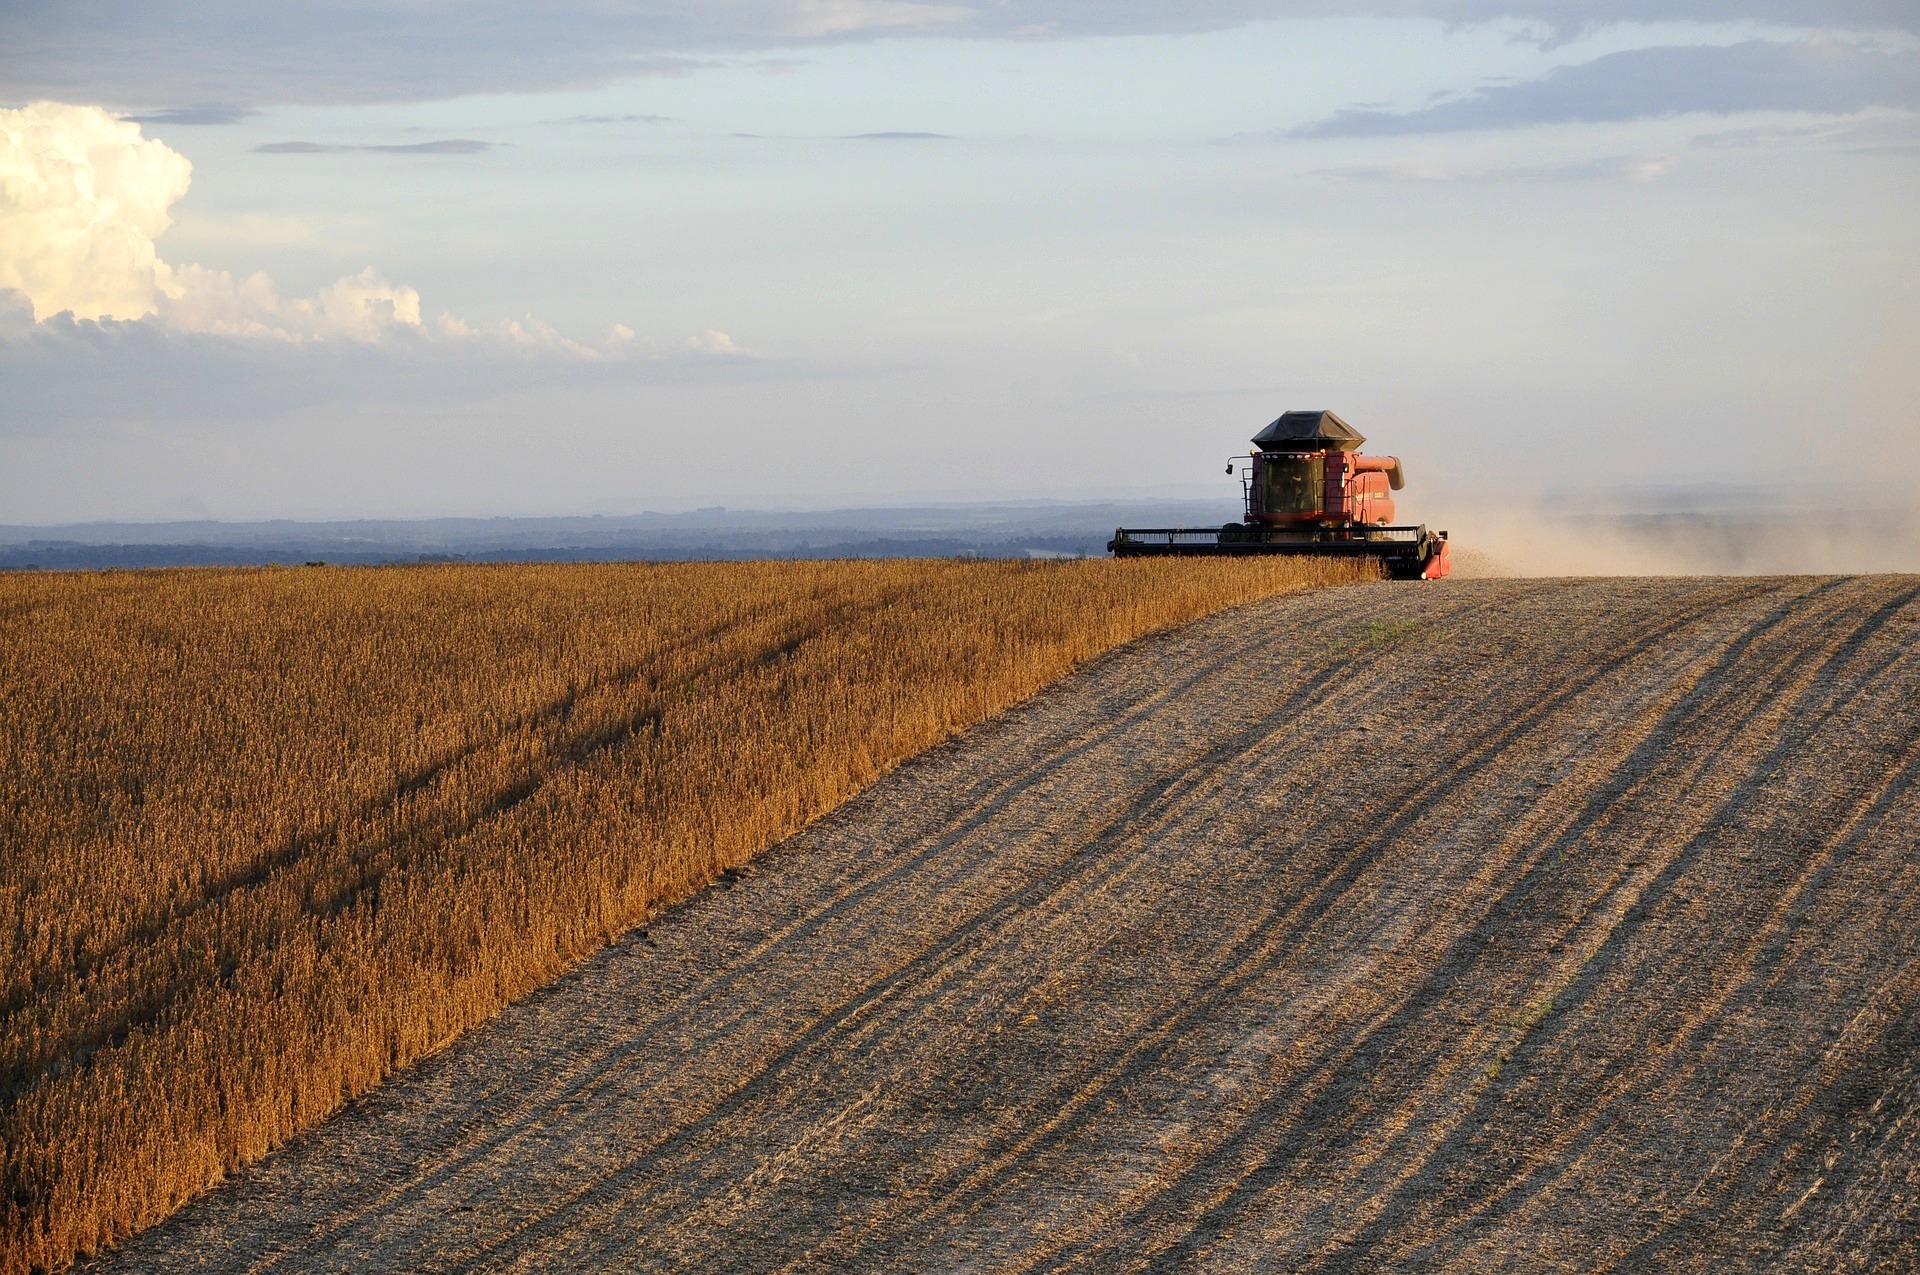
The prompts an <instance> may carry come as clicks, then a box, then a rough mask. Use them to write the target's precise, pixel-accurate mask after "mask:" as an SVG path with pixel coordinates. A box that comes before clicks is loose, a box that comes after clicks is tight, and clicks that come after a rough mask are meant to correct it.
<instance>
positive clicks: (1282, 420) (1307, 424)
mask: <svg viewBox="0 0 1920 1275" xmlns="http://www.w3.org/2000/svg"><path fill="white" fill-rule="evenodd" d="M1366 441H1367V440H1366V437H1365V436H1364V435H1362V434H1361V433H1360V431H1359V430H1357V429H1355V428H1354V427H1353V426H1351V425H1349V424H1347V423H1346V422H1345V421H1343V420H1341V419H1340V418H1339V417H1338V416H1337V415H1335V414H1334V413H1332V412H1328V411H1316V412H1282V413H1281V414H1280V416H1279V417H1278V419H1276V420H1275V421H1274V422H1273V423H1272V424H1270V425H1268V426H1267V427H1266V428H1265V429H1263V430H1261V431H1260V432H1259V433H1258V434H1255V435H1254V436H1253V450H1252V451H1251V452H1249V453H1248V454H1247V455H1245V456H1239V457H1234V458H1233V459H1232V460H1230V461H1228V463H1227V472H1228V473H1229V474H1232V473H1235V472H1236V470H1237V472H1238V474H1239V477H1240V490H1241V496H1242V498H1243V499H1244V501H1245V504H1246V514H1245V518H1244V520H1243V521H1241V522H1230V523H1228V524H1227V525H1226V526H1224V527H1221V528H1220V529H1219V530H1218V531H1214V530H1211V529H1205V530H1190V529H1188V528H1185V527H1144V528H1132V529H1129V528H1126V527H1121V528H1118V529H1117V530H1115V531H1114V533H1113V539H1112V540H1110V541H1108V542H1107V549H1108V550H1109V551H1110V552H1111V553H1113V554H1114V555H1116V556H1119V557H1133V556H1138V555H1146V554H1158V555H1165V554H1246V553H1292V554H1318V555H1324V556H1336V557H1354V558H1378V559H1379V560H1380V562H1381V563H1382V564H1383V565H1384V566H1385V567H1386V569H1387V573H1388V574H1389V575H1391V576H1393V577H1394V578H1395V579H1401V580H1413V579H1425V580H1437V579H1439V578H1440V577H1441V576H1444V575H1446V574H1447V573H1448V571H1450V570H1451V569H1452V565H1453V564H1452V562H1451V560H1450V558H1449V556H1448V546H1447V533H1446V532H1444V531H1429V530H1427V528H1426V527H1425V525H1420V526H1406V525H1399V526H1396V525H1394V521H1393V516H1394V504H1393V496H1392V494H1391V493H1392V492H1396V491H1399V490H1400V489H1401V488H1402V487H1404V486H1406V474H1405V471H1404V470H1403V469H1402V468H1401V465H1400V459H1399V457H1397V456H1362V455H1361V454H1360V448H1361V446H1362V445H1363V444H1364V443H1365V442H1366Z"/></svg>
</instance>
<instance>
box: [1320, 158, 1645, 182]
mask: <svg viewBox="0 0 1920 1275" xmlns="http://www.w3.org/2000/svg"><path fill="white" fill-rule="evenodd" d="M1672 167H1673V161H1672V160H1671V159H1667V158H1665V157H1664V156H1656V157H1636V156H1630V155H1610V156H1607V157H1605V158H1601V159H1589V160H1582V161H1580V162H1578V163H1572V164H1541V165H1523V166H1519V167H1512V168H1478V169H1475V168H1452V167H1448V166H1446V165H1442V164H1346V165H1342V166H1340V167H1337V168H1322V169H1319V170H1317V171H1316V172H1315V174H1314V175H1315V176H1316V177H1330V178H1333V179H1335V180H1337V181H1347V182H1415V183H1428V184H1431V183H1455V182H1584V181H1619V182H1634V183H1646V182H1653V181H1658V180H1659V179H1660V178H1662V177H1664V176H1666V174H1667V172H1668V170H1669V169H1671V168H1672Z"/></svg>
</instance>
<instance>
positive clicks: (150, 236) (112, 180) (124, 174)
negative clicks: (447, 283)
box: [0, 102, 740, 359]
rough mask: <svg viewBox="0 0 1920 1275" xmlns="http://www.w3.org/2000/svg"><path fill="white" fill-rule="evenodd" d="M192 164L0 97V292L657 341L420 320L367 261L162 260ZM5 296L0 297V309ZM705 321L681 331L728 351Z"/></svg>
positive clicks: (173, 310) (123, 124)
mask: <svg viewBox="0 0 1920 1275" xmlns="http://www.w3.org/2000/svg"><path fill="white" fill-rule="evenodd" d="M192 177H193V165H192V164H191V163H189V162H188V161H187V158H186V157H185V156H184V155H181V154H179V153H178V152H177V151H174V150H173V149H171V148H170V147H168V146H167V145H166V144H165V143H163V142H160V141H158V140H156V139H153V138H147V137H143V136H141V132H140V125H139V124H138V123H136V122H134V121H132V120H127V119H122V118H120V117H118V116H115V115H112V114H110V113H108V112H107V111H105V110H103V109H101V108H100V107H98V106H76V105H68V104H65V103H60V102H35V103H32V104H30V105H28V106H25V107H21V108H18V109H10V110H0V303H4V302H5V301H6V299H7V298H8V296H9V295H10V294H17V295H19V296H23V297H24V298H25V299H26V305H27V308H29V309H30V310H31V313H32V317H33V319H34V320H35V321H38V322H40V323H45V322H46V321H47V320H50V319H52V318H54V317H55V316H57V315H62V314H66V315H70V316H71V317H72V319H74V320H79V321H87V320H93V321H112V320H121V321H129V320H132V321H140V322H145V323H150V324H157V325H159V326H161V327H163V328H165V329H167V330H169V331H176V332H186V333H200V334H206V335H210V336H218V337H236V338H256V339H271V340H277V341H281V342H292V343H296V344H298V343H305V342H316V341H319V342H350V343H353V344H358V345H388V344H393V343H395V342H396V341H398V342H432V341H440V342H447V341H453V342H468V343H471V342H480V341H484V342H492V343H494V344H495V345H500V344H505V345H508V346H512V347H516V348H519V349H522V350H525V351H527V352H545V353H548V354H560V355H566V356H571V357H575V358H592V359H599V358H605V357H609V356H649V355H656V354H659V353H660V350H659V349H658V347H655V346H654V345H652V344H651V343H648V342H642V341H639V340H636V339H635V336H634V333H633V331H632V330H631V329H629V328H626V327H624V326H620V325H616V326H615V328H614V331H613V333H612V334H611V335H610V336H609V338H608V340H607V341H606V342H604V343H603V344H601V345H589V344H584V343H582V342H578V341H575V340H572V339H571V338H569V337H566V336H564V335H562V334H561V333H559V332H558V331H556V330H554V329H553V328H552V327H550V326H549V325H547V324H545V323H543V322H541V321H540V320H539V319H536V318H534V317H532V316H531V315H529V316H528V317H526V318H524V319H517V320H504V321H502V322H499V323H493V324H478V325H476V324H469V323H466V322H464V321H462V320H460V319H457V318H454V317H453V316H451V315H442V316H440V318H439V320H438V321H437V322H435V323H433V324H427V323H424V322H423V321H422V318H421V311H420V294H419V293H418V292H417V291H415V290H414V289H413V288H410V287H407V286H406V285H405V284H398V283H393V282H390V281H389V280H388V279H386V278H385V277H384V276H382V275H381V274H380V272H379V271H377V270H375V269H374V268H373V267H371V266H369V267H368V268H366V269H365V270H362V271H361V272H360V273H358V274H353V275H348V276H346V277H345V278H342V279H339V280H336V281H335V282H333V283H332V284H329V285H328V286H327V287H324V288H322V289H320V291H319V292H317V293H315V294H314V295H313V296H310V297H282V296H281V295H280V293H279V291H278V290H277V289H276V288H275V287H274V283H273V280H272V279H270V278H268V277H267V275H266V274H264V273H262V272H258V271H256V272H254V273H252V274H247V275H241V276H238V277H236V276H235V275H233V274H230V273H228V272H227V271H224V270H211V269H208V268H207V267H205V266H199V265H173V264H170V263H168V262H166V261H164V260H162V259H161V258H160V256H159V254H158V252H157V251H156V249H155V245H154V240H155V239H157V238H158V237H159V236H160V235H161V234H162V232H164V231H165V230H166V229H167V227H168V226H170V225H171V224H172V218H171V217H169V216H168V215H167V210H168V209H169V208H170V207H172V205H173V204H174V203H175V202H177V201H178V200H179V199H180V198H181V197H182V196H184V195H185V194H186V193H187V187H188V185H189V183H190V182H191V181H192ZM4 308H6V307H5V306H4V305H3V304H0V309H4ZM717 335H718V334H714V333H707V334H705V335H704V336H701V337H697V338H695V339H694V341H693V342H691V343H690V344H691V345H692V348H694V349H696V350H699V351H701V352H703V353H710V354H738V353H740V350H739V349H738V347H736V346H734V345H733V343H732V341H731V340H730V339H728V338H725V337H724V336H720V339H719V340H718V341H716V340H714V339H713V338H714V337H716V336H717Z"/></svg>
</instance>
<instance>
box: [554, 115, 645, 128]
mask: <svg viewBox="0 0 1920 1275" xmlns="http://www.w3.org/2000/svg"><path fill="white" fill-rule="evenodd" d="M540 122H541V123H542V124H546V125H549V126H552V127H562V126H567V125H574V124H674V123H678V121H677V120H676V119H675V118H674V117H673V116H671V115H569V116H568V117H567V118H566V119H562V120H541V121H540Z"/></svg>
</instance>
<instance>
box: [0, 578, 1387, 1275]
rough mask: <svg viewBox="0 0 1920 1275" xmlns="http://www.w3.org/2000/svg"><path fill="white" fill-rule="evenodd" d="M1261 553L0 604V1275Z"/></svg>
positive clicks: (515, 986) (743, 854)
mask: <svg viewBox="0 0 1920 1275" xmlns="http://www.w3.org/2000/svg"><path fill="white" fill-rule="evenodd" d="M1355 578H1357V575H1356V569H1355V568H1352V567H1346V566H1327V565H1317V564H1298V563H1217V564H1208V565H1207V567H1206V568H1205V569H1202V570H1197V571H1196V570H1194V569H1193V568H1192V564H1173V563H1152V564H1115V563H1106V562H1081V563H1058V564H1018V563H964V562H900V561H895V562H835V563H757V564H675V565H655V566H643V565H636V566H567V567H501V568H476V567H446V568H407V569H364V570H326V571H302V570H290V571H289V570H265V571H206V572H166V573H107V574H98V575H71V574H68V575H35V574H28V575H8V576H0V819H3V820H4V822H3V823H0V1094H4V1098H3V1099H0V1271H8V1272H12V1271H21V1270H26V1269H30V1268H32V1267H36V1266H45V1265H58V1264H61V1263H63V1262H64V1261H65V1260H67V1259H68V1258H70V1257H71V1256H73V1255H74V1254H75V1253H76V1252H83V1251H86V1250H87V1249H90V1248H96V1247H98V1246H99V1245H101V1244H102V1243H106V1242H109V1241H111V1240H113V1239H115V1238H117V1237H120V1236H123V1235H125V1234H127V1233H128V1232H129V1231H131V1230H134V1229H136V1228H138V1227H141V1226H144V1225H149V1224H151V1223H152V1222H154V1221H156V1220H157V1219H159V1218H161V1217H163V1216H165V1215H166V1214H167V1213H168V1212H169V1211H171V1210H172V1209H173V1208H174V1207H176V1206H177V1205H178V1204H179V1203H180V1202H181V1201H182V1200H184V1199H186V1198H188V1197H189V1196H191V1195H192V1194H193V1193H195V1192H197V1191H199V1190H202V1189H203V1188H205V1187H206V1186H207V1185H208V1184H209V1183H210V1182H213V1181H215V1180H216V1179H218V1178H219V1177H220V1176H221V1175H222V1174H224V1173H227V1172H229V1171H231V1170H233V1169H234V1168H236V1167H237V1166H239V1165H242V1164H245V1163H247V1162H249V1161H251V1160H254V1159H257V1158H258V1157H259V1156H260V1155H261V1154H263V1153H264V1152H265V1151H267V1150H268V1149H269V1148H270V1147H272V1146H274V1145H275V1144H277V1143H279V1142H281V1141H283V1140H284V1139H285V1138H286V1137H287V1136H288V1135H289V1134H291V1133H293V1132H295V1131H297V1130H299V1129H302V1128H305V1127H308V1126H311V1125H313V1124H315V1123H316V1122H318V1121H320V1120H322V1119H324V1118H326V1117H327V1116H328V1115H330V1114H332V1113H333V1112H335V1111H336V1110H338V1109H339V1108H340V1106H341V1104H342V1103H343V1102H345V1101H346V1100H347V1099H349V1098H351V1097H353V1096H354V1095H355V1094H358V1093H361V1092H364V1091H365V1090H367V1089H368V1088H369V1087H371V1086H373V1085H375V1084H377V1083H378V1082H379V1081H380V1080H381V1079H383V1078H384V1077H386V1076H387V1075H389V1074H391V1073H392V1072H393V1071H394V1070H396V1069H397V1068H400V1067H403V1066H405V1065H407V1064H409V1063H411V1062H413V1061H414V1060H416V1059H418V1058H420V1057H421V1056H422V1055H424V1054H427V1053H429V1052H430V1051H432V1050H434V1049H436V1048H438V1047H440V1046H441V1045H443V1044H445V1042H447V1041H448V1040H449V1039H451V1038H452V1037H454V1036H456V1035H457V1034H458V1033H460V1032H461V1031H463V1030H465V1029H467V1028H469V1027H471V1026H472V1025H473V1024H475V1023H477V1022H480V1021H482V1020H483V1019H485V1018H487V1017H488V1016H489V1015H491V1014H493V1013H495V1012H497V1011H498V1010H499V1009H500V1008H501V1006H503V1005H505V1004H507V1003H508V1002H510V1001H511V1000H513V999H514V998H516V997H520V996H524V995H525V994H526V993H527V992H529V991H530V990H532V989H533V988H535V987H537V986H539V985H540V984H542V983H544V982H547V981H548V980H550V979H552V978H553V977H554V976H555V975H557V974H559V973H560V972H561V971H563V970H564V969H566V968H567V967H568V966H570V965H572V964H574V963H575V962H576V961H578V960H579V959H580V958H581V957H582V956H584V955H585V954H587V953H589V952H590V951H592V950H593V949H594V948H596V947H598V946H600V945H601V944H603V943H605V942H606V941H607V940H608V939H610V938H612V937H614V936H616V935H618V934H621V933H622V932H624V931H626V930H628V929H629V928H630V927H632V926H633V925H634V924H636V923H638V922H640V921H642V920H644V919H646V918H647V917H648V916H649V915H650V914H651V913H652V912H653V911H655V910H656V909H657V908H659V907H660V906H662V905H663V904H665V903H667V902H670V901H672V900H675V899H680V898H684V897H685V896H687V895H688V894H689V893H691V892H692V891H693V890H694V889H696V888H697V887H699V886H700V885H702V884H704V883H706V882H708V881H710V880H712V879H714V877H715V876H716V875H717V874H719V873H720V872H722V871H724V870H726V869H729V868H733V867H735V866H737V865H739V864H742V863H744V862H746V861H747V860H748V859H750V858H751V857H752V856H753V855H754V854H756V853H758V852H760V851H761V850H763V849H765V848H766V847H767V846H768V845H770V844H772V843H773V842H775V841H777V840H779V839H780V838H782V837H785V836H788V835H789V834H791V833H793V832H795V831H796V830H798V829H800V828H802V827H804V826H805V825H806V824H807V822H808V821H809V820H811V819H814V818H816V817H818V816H819V815H820V814H822V813H823V812H825V811H827V810H829V809H831V808H832V807H833V806H835V805H836V804H838V803H839V802H841V801H842V800H844V799H845V798H846V797H847V796H848V794H849V793H851V792H854V791H856V790H857V789H858V788H860V787H861V786H862V785H865V784H867V783H869V782H871V781H872V780H873V779H874V778H876V777H877V776H879V775H881V774H883V773H885V772H886V771H887V770H889V769H890V768H892V767H893V766H895V765H897V764H898V763H899V762H901V761H902V760H903V759H905V758H907V757H910V756H912V755H913V754H915V753H917V752H919V751H921V750H923V749H925V748H926V747H928V746H929V745H932V744H935V743H938V742H939V741H940V740H942V739H944V738H946V737H948V736H949V735H951V734H952V733H953V732H954V731H956V730H958V729H961V728H964V727H966V726H968V725H970V724H972V723H974V722H977V721H979V720H981V719H982V718H984V717H986V716H988V715H989V714H992V713H994V712H997V711H998V710H1000V709H1002V708H1004V707H1006V706H1007V705H1008V704H1010V703H1013V702H1015V701H1017V700H1019V699H1021V698H1023V697H1025V696H1027V695H1030V694H1031V693H1033V692H1034V691H1035V690H1037V689H1038V688H1040V687H1042V686H1044V685H1045V684H1047V683H1048V682H1050V681H1052V680H1054V679H1056V678H1057V677H1059V676H1060V675H1061V674H1063V673H1065V672H1066V671H1068V670H1069V669H1071V668H1072V667H1073V666H1074V665H1075V664H1077V663H1079V662H1081V661H1084V660H1086V659H1087V658H1089V657H1091V656H1094V655H1096V654H1098V653H1100V652H1102V651H1105V650H1107V649H1109V648H1111V647H1113V646H1114V645H1116V644H1119V643H1122V642H1125V641H1128V640H1130V639H1132V638H1134V637H1137V636H1139V635H1140V634H1142V633H1145V632H1148V631H1151V630H1153V629H1156V628H1159V627H1162V626H1165V625H1167V624H1172V623H1176V622H1179V621H1183V620H1188V619H1191V618H1193V617H1195V616H1198V615H1202V614H1205V613H1206V612H1209V611H1212V610H1214V609H1217V608H1219V607H1221V606H1225V605H1229V604H1233V603H1237V602H1243V601H1247V600H1249V599H1253V598H1259V597H1264V596H1269V595H1272V594H1275V593H1279V592H1284V591H1287V590H1290V589H1296V588H1302V587H1308V586H1312V585H1318V584H1327V583H1334V582H1339V581H1344V580H1351V579H1355Z"/></svg>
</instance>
